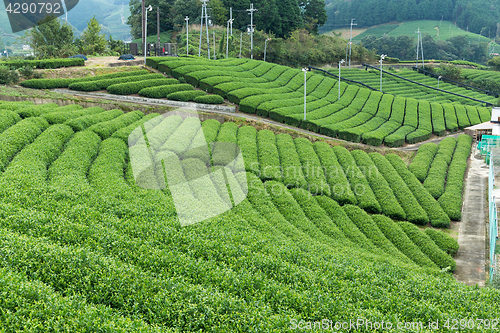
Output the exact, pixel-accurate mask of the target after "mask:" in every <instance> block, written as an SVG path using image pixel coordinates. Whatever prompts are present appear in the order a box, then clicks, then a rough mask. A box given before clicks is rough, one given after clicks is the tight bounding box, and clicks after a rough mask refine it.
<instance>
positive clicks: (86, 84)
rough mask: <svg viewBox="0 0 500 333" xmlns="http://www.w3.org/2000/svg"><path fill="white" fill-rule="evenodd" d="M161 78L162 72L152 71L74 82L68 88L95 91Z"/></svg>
mask: <svg viewBox="0 0 500 333" xmlns="http://www.w3.org/2000/svg"><path fill="white" fill-rule="evenodd" d="M163 78H164V76H163V75H162V74H159V73H154V74H145V75H135V76H127V77H118V78H113V79H105V80H95V81H83V82H76V83H72V84H70V85H69V86H68V88H69V89H72V90H77V91H97V90H103V89H106V88H107V87H109V86H111V85H114V84H118V83H126V82H136V81H145V80H153V79H163ZM146 89H147V88H146Z"/></svg>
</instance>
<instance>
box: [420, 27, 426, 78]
mask: <svg viewBox="0 0 500 333" xmlns="http://www.w3.org/2000/svg"><path fill="white" fill-rule="evenodd" d="M420 50H421V51H422V69H425V61H424V39H423V38H422V32H420Z"/></svg>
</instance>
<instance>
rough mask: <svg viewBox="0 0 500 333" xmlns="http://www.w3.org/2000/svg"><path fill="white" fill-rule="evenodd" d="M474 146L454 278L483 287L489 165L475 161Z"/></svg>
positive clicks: (466, 186)
mask: <svg viewBox="0 0 500 333" xmlns="http://www.w3.org/2000/svg"><path fill="white" fill-rule="evenodd" d="M476 154H477V149H476V146H474V147H473V149H472V157H471V161H470V167H469V172H468V174H467V180H466V183H465V195H464V206H463V210H462V221H461V222H460V223H459V225H460V228H459V235H458V244H459V245H460V247H459V249H458V253H457V256H456V257H455V260H456V262H457V269H456V271H455V274H454V276H455V278H456V279H457V280H458V281H460V282H463V283H465V284H467V285H476V284H477V285H479V286H480V287H484V283H485V264H486V219H487V214H486V211H487V208H486V205H487V202H486V190H487V186H488V166H487V165H486V163H485V162H484V161H483V159H481V158H480V156H479V155H478V157H477V158H476V157H475V156H476Z"/></svg>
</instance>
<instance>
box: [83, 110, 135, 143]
mask: <svg viewBox="0 0 500 333" xmlns="http://www.w3.org/2000/svg"><path fill="white" fill-rule="evenodd" d="M101 114H102V113H101ZM142 117H144V113H142V112H141V111H132V112H129V113H126V114H124V115H121V116H119V117H116V118H114V119H111V120H108V121H104V122H99V123H96V124H94V125H92V126H90V127H89V128H88V130H89V131H92V132H94V133H96V134H98V135H99V136H100V137H101V139H103V140H105V139H107V138H109V137H111V135H113V133H115V132H116V131H118V130H119V129H121V128H123V127H126V126H128V125H130V124H132V123H134V122H136V121H139V120H140V119H141V118H142Z"/></svg>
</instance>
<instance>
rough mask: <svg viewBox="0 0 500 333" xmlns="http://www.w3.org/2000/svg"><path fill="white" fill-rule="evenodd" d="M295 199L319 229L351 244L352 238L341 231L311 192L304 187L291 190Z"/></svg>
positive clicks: (333, 237) (329, 235)
mask: <svg viewBox="0 0 500 333" xmlns="http://www.w3.org/2000/svg"><path fill="white" fill-rule="evenodd" d="M290 193H291V194H292V195H293V197H294V199H295V201H297V203H298V204H299V205H300V207H301V208H302V211H303V212H304V213H305V215H306V216H307V218H308V219H309V220H310V221H311V222H312V223H314V224H315V225H316V227H318V229H319V230H321V232H322V233H323V234H325V235H327V236H328V237H331V238H332V239H335V240H338V241H341V242H343V243H344V244H349V243H350V240H349V239H348V238H346V236H345V235H344V233H343V232H342V231H340V229H339V228H338V227H337V225H336V224H335V223H334V222H333V221H332V220H331V219H330V217H329V216H328V214H326V212H325V211H324V210H323V208H321V206H320V205H319V204H318V202H317V201H316V200H314V197H313V196H312V195H311V193H310V192H308V191H307V190H304V189H302V188H294V189H291V190H290Z"/></svg>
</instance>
